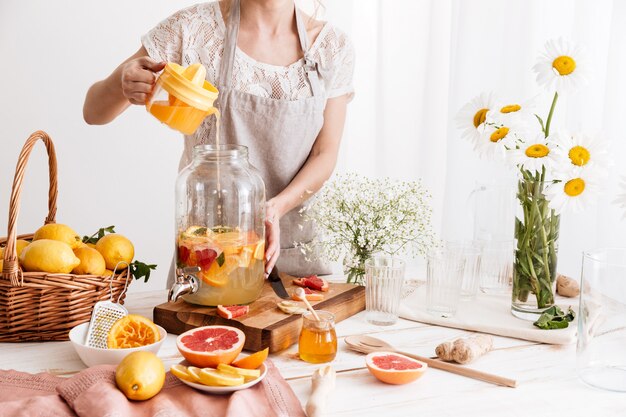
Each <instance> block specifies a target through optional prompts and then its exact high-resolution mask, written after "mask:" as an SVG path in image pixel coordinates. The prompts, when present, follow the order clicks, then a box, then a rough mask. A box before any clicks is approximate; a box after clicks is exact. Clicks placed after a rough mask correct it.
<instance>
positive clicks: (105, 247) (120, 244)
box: [96, 233, 135, 270]
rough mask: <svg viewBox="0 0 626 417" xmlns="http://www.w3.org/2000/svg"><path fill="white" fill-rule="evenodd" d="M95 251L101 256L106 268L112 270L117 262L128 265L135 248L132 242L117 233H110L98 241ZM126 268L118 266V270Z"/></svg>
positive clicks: (122, 265)
mask: <svg viewBox="0 0 626 417" xmlns="http://www.w3.org/2000/svg"><path fill="white" fill-rule="evenodd" d="M96 250H97V251H98V252H100V253H101V254H102V256H103V257H104V261H105V263H106V267H107V269H110V270H114V269H115V266H116V265H117V264H118V263H119V262H126V263H128V264H130V263H131V262H132V261H133V257H134V256H135V247H134V246H133V244H132V242H131V241H130V240H128V239H127V238H126V237H124V236H122V235H120V234H118V233H111V234H109V235H106V236H104V237H102V238H101V239H100V240H98V243H96ZM126 266H127V265H124V264H120V265H119V266H118V269H120V268H125V267H126Z"/></svg>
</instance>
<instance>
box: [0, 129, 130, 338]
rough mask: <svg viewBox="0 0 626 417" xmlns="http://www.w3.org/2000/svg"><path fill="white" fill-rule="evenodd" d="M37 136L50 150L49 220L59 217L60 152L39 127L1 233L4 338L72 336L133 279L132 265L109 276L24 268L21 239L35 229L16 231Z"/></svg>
mask: <svg viewBox="0 0 626 417" xmlns="http://www.w3.org/2000/svg"><path fill="white" fill-rule="evenodd" d="M38 140H41V141H43V143H44V144H45V145H46V149H47V151H48V168H49V176H50V188H49V192H48V217H46V220H45V223H46V224H48V223H54V222H55V216H56V202H57V160H56V153H55V151H54V145H53V144H52V140H51V139H50V137H49V136H48V135H47V134H46V133H45V132H42V131H38V132H35V133H33V134H32V135H31V136H30V137H29V138H28V140H27V141H26V143H25V144H24V148H23V149H22V152H21V153H20V156H19V159H18V161H17V167H16V170H15V178H14V179H13V189H12V192H11V201H10V204H9V224H8V232H7V234H8V237H7V238H0V245H5V244H6V247H5V252H4V265H3V268H2V274H0V342H25V341H49V340H67V339H68V332H69V331H70V329H71V328H72V327H74V326H76V325H78V324H81V323H85V322H88V321H89V320H90V318H91V312H92V310H93V306H94V304H95V303H96V302H98V301H101V300H107V299H109V298H110V297H111V293H112V295H113V297H114V300H117V299H118V297H120V295H121V298H120V302H122V303H123V298H124V294H125V291H124V287H125V285H127V284H130V281H132V279H131V280H128V283H127V278H129V277H130V272H129V270H128V269H125V270H123V271H122V272H121V273H119V274H116V275H114V276H112V277H105V276H97V275H74V274H48V273H45V272H24V271H23V270H22V269H21V267H20V266H19V265H18V261H17V256H16V240H17V239H18V238H22V239H27V240H28V239H31V238H32V237H33V235H32V234H30V235H22V236H17V233H16V227H15V224H16V222H17V216H18V214H19V211H20V194H21V192H22V181H23V179H24V170H25V168H26V163H27V162H28V158H29V156H30V153H31V151H32V149H33V147H34V146H35V144H36V143H37V141H38Z"/></svg>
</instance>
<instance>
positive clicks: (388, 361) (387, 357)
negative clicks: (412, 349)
mask: <svg viewBox="0 0 626 417" xmlns="http://www.w3.org/2000/svg"><path fill="white" fill-rule="evenodd" d="M365 364H366V365H367V369H369V371H370V372H371V373H372V375H374V376H375V377H376V378H378V379H379V380H381V381H382V382H385V383H387V384H394V385H401V384H408V383H409V382H413V381H415V380H416V379H417V378H419V377H420V376H422V375H423V374H424V372H426V369H428V365H427V364H426V363H424V362H420V361H418V360H415V359H412V358H409V357H408V356H404V355H400V354H398V353H392V352H372V353H370V354H369V355H367V357H366V358H365Z"/></svg>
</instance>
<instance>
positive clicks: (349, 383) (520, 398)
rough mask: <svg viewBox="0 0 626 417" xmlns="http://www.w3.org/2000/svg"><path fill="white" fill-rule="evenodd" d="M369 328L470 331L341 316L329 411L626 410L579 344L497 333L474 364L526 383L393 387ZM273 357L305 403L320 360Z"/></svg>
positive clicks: (624, 398)
mask: <svg viewBox="0 0 626 417" xmlns="http://www.w3.org/2000/svg"><path fill="white" fill-rule="evenodd" d="M165 299H166V292H165V291H153V292H146V293H138V294H130V295H129V296H128V298H127V301H126V306H127V308H128V309H129V310H130V312H132V313H138V314H142V315H144V316H146V317H152V307H153V306H155V305H157V304H160V303H162V302H164V301H165ZM363 333H369V334H373V335H375V336H376V337H379V338H381V339H384V340H386V341H387V342H390V343H392V344H393V345H395V346H397V347H399V348H401V349H403V350H406V351H411V352H414V353H417V354H421V355H423V356H431V355H433V352H434V346H436V345H437V344H438V343H440V342H441V341H444V340H448V339H451V338H455V337H459V336H463V335H465V334H466V333H467V332H464V331H461V330H455V329H447V328H441V327H435V326H429V325H425V324H421V323H417V322H412V321H407V320H400V321H399V322H398V323H397V324H395V325H393V326H390V327H377V326H374V325H370V324H368V323H367V322H366V321H365V316H364V313H361V314H358V315H356V316H354V317H352V318H350V319H347V320H345V321H343V322H341V323H339V324H338V325H337V335H338V337H339V339H340V341H339V353H338V355H337V358H336V359H335V360H334V361H333V362H332V365H333V367H334V368H335V370H336V371H337V386H336V388H335V390H334V392H333V394H332V395H331V397H330V398H329V405H328V416H329V417H330V416H359V417H360V416H384V417H391V416H418V415H419V416H424V417H435V416H451V417H460V416H462V417H472V416H480V417H488V416H498V417H502V416H506V417H514V416H520V417H529V416H533V417H546V416H559V417H573V416H585V417H596V416H598V417H608V416H620V417H621V416H626V394H623V393H613V392H606V391H601V390H597V389H594V388H591V387H588V386H587V385H585V384H584V383H582V382H581V381H580V380H579V379H577V377H576V370H575V359H576V355H575V350H576V349H575V346H574V345H572V346H565V347H558V346H550V345H542V344H537V343H532V342H525V341H521V340H516V339H509V338H503V337H496V338H495V347H496V350H495V351H493V352H491V353H489V354H488V355H487V356H484V357H482V358H480V359H479V360H478V361H476V362H474V363H472V364H471V365H470V366H472V367H474V368H476V369H479V370H482V371H486V372H491V373H497V374H500V375H503V376H506V377H509V378H514V379H517V380H518V388H505V387H499V386H494V385H491V384H487V383H484V382H481V381H476V380H472V379H468V378H464V377H461V376H458V375H453V374H449V373H446V372H443V371H438V370H435V369H429V370H428V371H427V373H426V374H425V375H424V376H423V377H422V378H420V379H419V380H417V381H416V382H414V383H411V384H408V385H402V386H392V385H386V384H383V383H381V382H379V381H378V380H376V379H375V378H374V377H373V376H371V375H370V373H369V372H368V371H367V369H366V368H365V359H364V356H363V355H360V354H358V353H354V352H352V351H350V350H348V349H347V347H346V345H345V343H344V341H343V338H344V337H345V336H348V335H354V334H363ZM175 341H176V336H174V335H168V337H167V340H166V341H165V343H164V344H163V347H162V348H161V351H160V352H159V356H160V357H161V359H163V361H164V363H165V365H166V367H168V366H171V365H172V364H175V363H178V362H179V361H180V360H182V357H181V356H180V354H179V353H178V351H177V349H176V343H175ZM625 348H626V347H625ZM271 358H272V360H273V361H274V362H275V364H276V365H277V366H278V368H279V369H280V371H281V373H282V374H283V376H284V377H285V379H287V381H289V384H290V385H291V387H292V388H293V390H294V391H295V393H296V395H297V396H298V398H299V399H300V401H301V402H302V404H303V405H304V404H305V403H306V401H307V399H308V396H309V391H310V376H311V374H312V372H313V371H314V370H315V369H316V368H317V367H318V366H319V365H311V364H307V363H305V362H303V361H301V360H299V359H298V358H297V346H292V347H291V348H289V349H287V350H285V351H283V352H280V353H278V354H274V355H271ZM84 367H85V366H84V365H83V363H82V362H81V361H80V359H79V358H78V356H77V355H76V353H75V352H74V349H73V348H72V346H71V344H70V343H69V342H48V343H20V344H11V343H0V368H2V369H16V370H19V371H26V372H33V373H35V372H43V371H47V372H50V373H53V374H56V375H71V374H73V373H76V372H77V371H80V370H81V369H83V368H84Z"/></svg>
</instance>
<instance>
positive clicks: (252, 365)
mask: <svg viewBox="0 0 626 417" xmlns="http://www.w3.org/2000/svg"><path fill="white" fill-rule="evenodd" d="M269 353H270V348H265V349H263V350H259V351H258V352H255V353H253V354H252V355H250V356H246V357H245V358H242V359H239V360H236V361H235V362H233V363H232V364H231V365H232V366H235V367H237V368H243V369H257V368H258V367H260V366H261V365H262V364H263V362H265V359H267V355H268V354H269Z"/></svg>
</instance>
